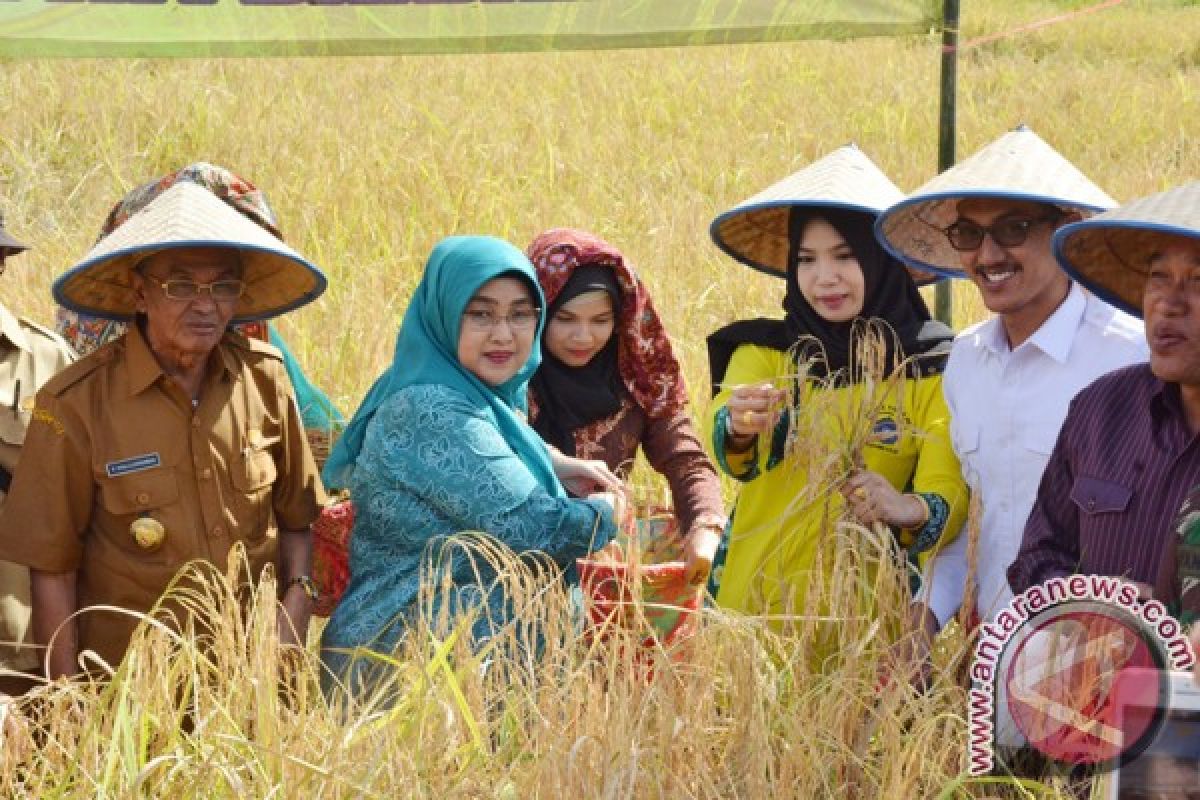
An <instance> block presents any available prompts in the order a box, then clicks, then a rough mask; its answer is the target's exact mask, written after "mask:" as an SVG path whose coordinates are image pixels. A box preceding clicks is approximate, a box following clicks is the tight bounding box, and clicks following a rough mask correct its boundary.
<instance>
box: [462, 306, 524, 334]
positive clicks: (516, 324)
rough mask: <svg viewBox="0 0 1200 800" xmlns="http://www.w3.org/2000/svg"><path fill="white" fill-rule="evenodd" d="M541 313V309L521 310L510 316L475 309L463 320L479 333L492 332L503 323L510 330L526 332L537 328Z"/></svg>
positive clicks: (469, 311)
mask: <svg viewBox="0 0 1200 800" xmlns="http://www.w3.org/2000/svg"><path fill="white" fill-rule="evenodd" d="M541 313H542V310H541V309H540V308H521V309H518V310H516V311H510V312H508V314H497V313H496V312H495V311H488V310H486V309H482V308H473V309H470V310H468V311H466V312H464V313H463V320H464V322H465V323H466V325H467V327H469V328H471V329H472V330H474V331H478V332H479V333H484V332H486V331H491V330H493V329H494V328H495V327H496V326H497V325H499V324H500V323H501V322H506V323H508V329H509V330H512V331H521V332H525V331H531V330H533V329H534V328H535V327H537V323H538V319H539V318H540V317H541Z"/></svg>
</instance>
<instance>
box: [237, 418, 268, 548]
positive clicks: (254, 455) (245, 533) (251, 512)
mask: <svg viewBox="0 0 1200 800" xmlns="http://www.w3.org/2000/svg"><path fill="white" fill-rule="evenodd" d="M278 443H279V439H269V440H263V441H262V442H260V443H256V444H254V445H252V446H250V447H247V448H245V449H244V450H242V452H241V453H239V454H238V456H237V457H236V458H235V459H234V462H233V469H232V474H231V475H230V483H232V484H233V488H234V491H235V492H236V493H237V496H238V503H239V506H240V510H239V513H238V520H237V522H238V528H239V530H240V531H241V534H242V537H243V538H246V539H260V538H262V537H263V536H265V535H266V533H267V529H268V528H269V527H271V522H272V510H271V490H272V488H273V487H274V485H275V479H276V478H277V477H278V472H277V470H276V469H275V455H274V452H273V449H274V448H275V447H276V446H277V445H278Z"/></svg>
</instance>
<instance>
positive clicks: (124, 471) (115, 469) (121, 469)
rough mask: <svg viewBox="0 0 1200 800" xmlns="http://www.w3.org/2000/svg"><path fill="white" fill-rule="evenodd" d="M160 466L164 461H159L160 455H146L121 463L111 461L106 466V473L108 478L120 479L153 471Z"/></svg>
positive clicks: (127, 459)
mask: <svg viewBox="0 0 1200 800" xmlns="http://www.w3.org/2000/svg"><path fill="white" fill-rule="evenodd" d="M160 464H162V460H161V459H159V457H158V453H146V454H144V455H140V456H134V457H133V458H126V459H124V460H121V461H110V462H108V463H107V464H105V465H104V471H105V472H107V473H108V477H110V478H119V477H121V476H122V475H129V474H131V473H134V472H141V471H143V470H147V469H153V468H155V467H157V466H159V465H160Z"/></svg>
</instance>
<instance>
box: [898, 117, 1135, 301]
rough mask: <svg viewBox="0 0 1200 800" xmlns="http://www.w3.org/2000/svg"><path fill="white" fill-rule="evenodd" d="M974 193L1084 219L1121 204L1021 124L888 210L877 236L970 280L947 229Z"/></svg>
mask: <svg viewBox="0 0 1200 800" xmlns="http://www.w3.org/2000/svg"><path fill="white" fill-rule="evenodd" d="M968 197H999V198H1007V199H1012V200H1028V201H1032V202H1035V203H1046V204H1049V205H1054V206H1058V207H1059V208H1061V209H1063V210H1064V211H1068V212H1079V213H1081V214H1083V215H1084V216H1091V215H1092V214H1094V213H1095V212H1097V211H1104V210H1107V209H1110V208H1112V207H1113V206H1115V205H1116V204H1117V203H1116V201H1115V200H1113V199H1112V198H1111V197H1109V196H1108V195H1107V194H1106V193H1105V192H1104V190H1103V189H1101V188H1100V187H1099V186H1097V185H1096V184H1094V183H1092V182H1091V181H1090V180H1088V179H1087V178H1086V177H1085V176H1084V174H1083V173H1082V172H1080V171H1079V170H1078V169H1076V168H1075V166H1074V165H1073V164H1071V162H1069V161H1067V160H1066V159H1065V158H1063V157H1062V155H1060V154H1059V153H1058V151H1056V150H1055V149H1054V148H1053V147H1051V146H1050V145H1048V144H1046V142H1045V141H1043V140H1042V138H1041V137H1040V136H1038V135H1037V134H1036V133H1034V132H1033V131H1031V130H1030V129H1029V128H1027V127H1025V126H1024V125H1021V126H1019V127H1017V128H1016V129H1015V130H1011V131H1009V132H1008V133H1006V134H1004V135H1003V136H1001V137H1000V138H999V139H997V140H996V141H994V142H992V143H991V144H989V145H988V146H987V147H985V148H983V149H982V150H980V151H979V152H978V153H976V154H975V155H973V156H971V157H970V158H968V159H966V160H965V161H962V162H961V163H959V164H956V165H954V166H953V167H951V168H950V169H948V170H946V171H945V172H943V173H941V174H940V175H938V176H937V177H935V178H934V179H933V180H931V181H929V182H928V183H926V184H925V185H924V186H922V187H921V188H919V189H917V190H915V191H914V192H913V193H912V194H910V195H909V196H908V199H906V200H902V201H900V202H899V203H897V204H896V205H895V206H893V207H892V208H889V209H888V210H887V211H885V212H884V213H883V214H882V215H880V217H879V221H878V222H876V223H875V235H876V237H877V238H878V239H879V241H880V242H881V243H882V244H883V246H884V247H886V248H887V249H888V250H889V251H890V252H891V253H892V254H893V255H895V256H896V257H897V258H900V259H902V260H903V261H904V262H905V263H906V264H908V265H910V266H913V267H917V268H919V269H928V270H930V271H932V272H936V273H938V274H941V275H947V276H949V277H952V278H962V277H964V274H963V270H962V265H961V261H960V257H959V254H958V251H956V250H955V249H954V248H953V247H951V246H950V241H949V240H948V239H947V238H946V234H945V233H944V231H945V229H946V228H947V227H948V226H949V225H950V224H951V223H953V222H954V221H955V220H956V219H957V218H958V202H959V201H960V200H963V199H964V198H968Z"/></svg>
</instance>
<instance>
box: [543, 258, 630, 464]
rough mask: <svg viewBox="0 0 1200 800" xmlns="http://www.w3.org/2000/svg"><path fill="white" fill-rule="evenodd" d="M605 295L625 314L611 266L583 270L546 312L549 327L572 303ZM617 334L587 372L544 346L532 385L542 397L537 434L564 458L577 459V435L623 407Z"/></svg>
mask: <svg viewBox="0 0 1200 800" xmlns="http://www.w3.org/2000/svg"><path fill="white" fill-rule="evenodd" d="M596 291H602V292H605V293H607V294H608V297H609V299H610V300H612V306H613V318H614V319H616V318H618V317H619V315H620V313H621V292H620V288H619V287H618V286H617V276H616V275H615V274H614V273H613V271H612V269H611V268H610V267H607V266H600V265H595V264H585V265H582V266H580V267H577V268H576V269H575V271H574V272H573V273H571V277H570V278H568V279H567V282H566V284H565V285H564V286H563V288H562V291H561V292H559V294H558V297H556V298H554V302H553V303H551V304H550V308H549V309H548V310H547V313H546V320H547V323H546V324H547V326H549V324H550V321H551V320H553V319H554V315H555V313H557V312H558V310H559V309H560V308H562V307H563V306H564V305H566V304H567V303H569V302H571V301H572V300H574V299H575V298H576V297H579V295H581V294H586V293H587V292H596ZM617 338H618V337H617V332H616V330H615V328H614V330H613V334H612V336H610V337H609V339H608V342H607V343H606V344H605V345H604V348H603V349H601V351H600V352H599V353H597V354H596V355H595V356H593V357H592V360H591V361H589V362H588V363H586V364H584V365H583V366H582V367H571V366H568V365H566V364H564V363H563V362H562V361H560V360H559V359H557V358H556V357H555V356H554V354H553V353H551V352H550V351H549V350H547V349H546V347H545V343H543V345H542V364H541V366H540V367H538V371H537V372H536V373H534V376H533V380H532V381H530V384H529V385H530V388H531V389H533V391H534V396H535V397H536V398H537V404H538V413H537V417H536V418H535V419H534V421H533V429H534V430H535V431H537V432H538V433H539V434H540V435H541V437H542V439H543V440H544V441H545V442H546V443H547V444H551V445H554V446H555V447H557V448H558V449H559V450H560V451H562V452H563V453H565V454H567V455H569V456H573V455H575V436H574V433H575V430H576V429H578V428H582V427H583V426H585V425H588V424H590V423H592V422H595V421H596V420H598V419H603V418H604V417H608V416H611V415H613V414H615V413H617V411H618V410H620V408H621V397H622V396H623V394H624V391H625V387H624V384H623V383H622V382H621V374H620V372H619V371H618V370H617Z"/></svg>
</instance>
